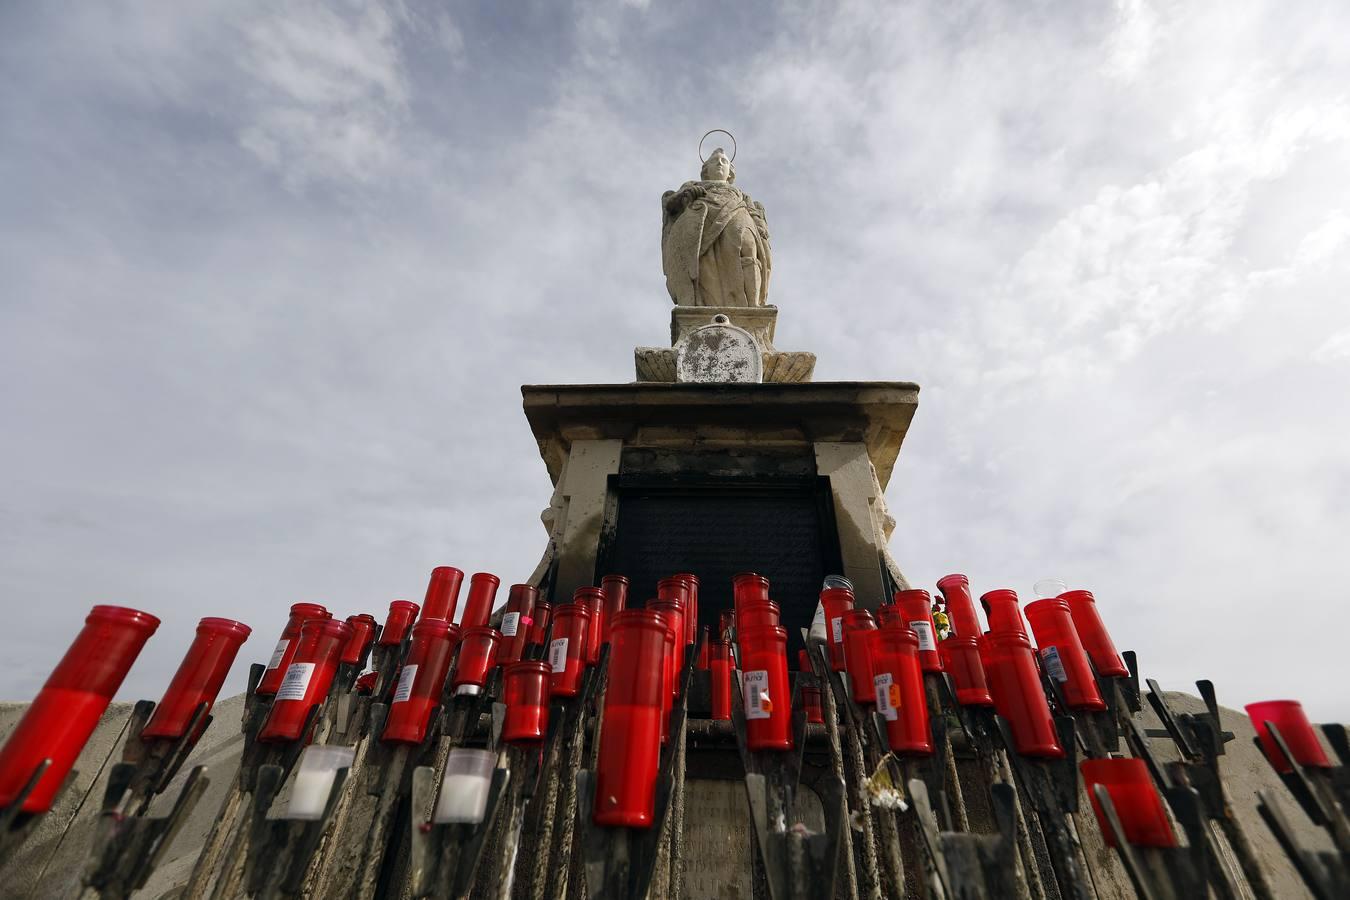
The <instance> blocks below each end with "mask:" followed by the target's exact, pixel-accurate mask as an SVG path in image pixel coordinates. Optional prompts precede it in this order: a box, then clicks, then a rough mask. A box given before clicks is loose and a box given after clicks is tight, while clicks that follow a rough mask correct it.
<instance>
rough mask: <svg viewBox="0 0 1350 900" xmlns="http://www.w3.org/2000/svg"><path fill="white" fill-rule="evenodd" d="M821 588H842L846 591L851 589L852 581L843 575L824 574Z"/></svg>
mask: <svg viewBox="0 0 1350 900" xmlns="http://www.w3.org/2000/svg"><path fill="white" fill-rule="evenodd" d="M820 587H821V590H829V589H830V588H843V589H844V590H846V591H851V590H853V582H851V581H849V580H848V579H847V578H845V577H844V576H843V575H826V576H825V581H824V583H822V584H821V586H820Z"/></svg>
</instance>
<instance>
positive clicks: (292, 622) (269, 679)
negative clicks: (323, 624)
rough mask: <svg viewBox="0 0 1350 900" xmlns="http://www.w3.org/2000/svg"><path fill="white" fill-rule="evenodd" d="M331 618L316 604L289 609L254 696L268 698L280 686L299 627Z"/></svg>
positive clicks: (300, 604)
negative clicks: (317, 620) (306, 623)
mask: <svg viewBox="0 0 1350 900" xmlns="http://www.w3.org/2000/svg"><path fill="white" fill-rule="evenodd" d="M331 616H332V613H330V612H329V611H328V610H326V609H324V608H323V607H322V606H320V605H319V604H317V603H296V604H295V605H293V606H292V607H291V616H290V618H289V619H287V620H286V627H285V628H284V629H282V632H281V640H279V641H277V646H276V649H274V650H273V651H272V658H271V659H270V660H268V662H267V671H266V672H264V673H263V677H262V680H261V681H259V682H258V688H257V690H255V691H254V693H255V694H261V695H263V696H270V695H272V694H275V693H276V692H277V688H278V687H280V686H281V679H282V678H283V677H284V676H285V675H286V669H288V668H289V667H290V665H291V660H292V659H294V658H295V642H296V640H297V639H298V638H299V637H300V626H302V625H304V624H305V621H306V620H308V619H327V618H330V617H331Z"/></svg>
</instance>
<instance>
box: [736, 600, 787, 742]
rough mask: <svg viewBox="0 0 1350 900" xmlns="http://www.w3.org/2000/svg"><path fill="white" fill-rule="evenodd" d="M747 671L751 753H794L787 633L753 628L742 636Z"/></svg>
mask: <svg viewBox="0 0 1350 900" xmlns="http://www.w3.org/2000/svg"><path fill="white" fill-rule="evenodd" d="M740 644H741V653H742V654H743V656H744V669H743V671H742V672H741V702H742V703H744V704H745V732H746V744H747V745H748V746H749V747H750V749H751V750H791V749H792V702H791V700H792V696H791V694H790V693H789V691H788V674H787V629H785V628H769V627H760V628H750V629H746V630H744V631H743V632H742V633H741V634H740Z"/></svg>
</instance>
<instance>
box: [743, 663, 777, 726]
mask: <svg viewBox="0 0 1350 900" xmlns="http://www.w3.org/2000/svg"><path fill="white" fill-rule="evenodd" d="M772 712H773V701H772V700H770V699H769V673H768V672H767V671H766V670H764V669H760V670H759V671H756V672H746V673H745V717H746V718H747V719H767V718H769V715H770V714H771V713H772Z"/></svg>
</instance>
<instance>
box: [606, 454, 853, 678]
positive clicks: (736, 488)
mask: <svg viewBox="0 0 1350 900" xmlns="http://www.w3.org/2000/svg"><path fill="white" fill-rule="evenodd" d="M617 494H618V521H617V523H616V526H615V530H614V534H613V538H612V542H611V544H610V547H609V553H608V554H606V558H605V559H603V560H602V561H601V566H600V568H601V569H602V570H603V571H601V572H599V573H598V574H600V575H603V574H606V573H609V572H618V573H622V574H624V575H627V576H628V578H629V581H630V582H631V588H630V593H629V605H630V606H639V605H641V604H643V603H645V602H646V601H647V599H648V598H650V597H654V596H656V582H657V581H658V580H659V579H661V578H664V577H666V576H667V575H673V574H675V573H676V572H693V573H694V574H695V575H697V576H698V577H699V581H700V587H699V624H700V625H706V626H708V627H710V628H712V629H714V630H715V629H716V627H717V616H718V611H719V610H722V609H726V608H730V607H731V605H732V598H731V578H732V576H733V575H736V574H737V573H739V572H758V573H759V574H761V575H763V576H765V577H766V578H768V579H769V596H770V598H772V599H773V601H774V602H775V603H777V604H778V605H779V606H780V607H781V609H782V624H783V627H784V628H786V629H787V632H788V654H789V657H788V658H789V665H790V667H791V668H796V661H797V650H798V649H800V648H801V647H802V646H803V645H802V639H801V629H802V628H806V627H809V626H810V624H811V618H812V616H814V615H815V611H816V603H817V601H818V600H819V597H820V583H821V580H822V579H823V578H824V577H825V575H826V574H827V572H831V571H838V570H839V563H838V556H839V550H838V536H837V534H836V532H835V529H834V521H833V517H832V516H831V515H830V514H829V513H828V511H827V510H828V509H829V507H828V506H826V504H828V503H829V502H830V495H829V493H828V489H825V492H824V494H823V495H822V485H821V484H819V482H818V481H817V480H815V479H812V480H811V481H810V482H806V483H801V484H800V485H792V486H782V485H776V486H773V487H767V488H766V487H758V486H745V485H717V486H689V485H683V486H670V487H664V486H659V487H624V486H620V487H619V489H618V492H617Z"/></svg>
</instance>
